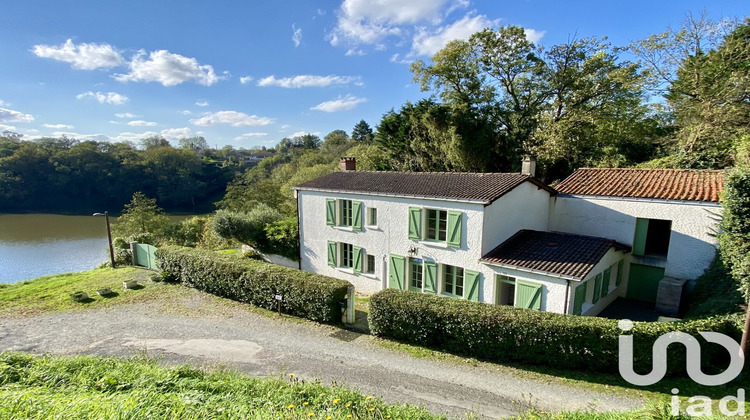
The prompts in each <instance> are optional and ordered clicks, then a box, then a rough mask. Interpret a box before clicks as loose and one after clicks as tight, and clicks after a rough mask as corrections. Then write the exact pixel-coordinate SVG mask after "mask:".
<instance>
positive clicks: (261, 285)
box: [156, 246, 351, 323]
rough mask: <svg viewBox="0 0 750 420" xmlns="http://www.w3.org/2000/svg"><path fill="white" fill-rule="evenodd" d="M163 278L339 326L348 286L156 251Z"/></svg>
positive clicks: (269, 267)
mask: <svg viewBox="0 0 750 420" xmlns="http://www.w3.org/2000/svg"><path fill="white" fill-rule="evenodd" d="M156 261H157V263H158V265H159V267H160V268H161V269H162V271H163V272H164V275H165V278H167V279H172V280H177V281H181V282H182V283H184V284H186V285H188V286H191V287H195V288H196V289H199V290H202V291H204V292H208V293H211V294H214V295H217V296H222V297H226V298H229V299H234V300H237V301H240V302H246V303H250V304H253V305H255V306H259V307H261V308H266V309H269V310H276V309H277V305H278V302H277V301H276V299H275V296H276V295H282V296H283V297H284V298H283V300H282V301H281V310H282V311H283V312H284V313H287V314H291V315H295V316H299V317H303V318H307V319H311V320H313V321H318V322H328V323H338V322H341V306H340V302H341V301H343V300H345V299H346V296H347V289H348V287H349V286H351V283H349V282H346V281H343V280H338V279H334V278H331V277H326V276H321V275H317V274H312V273H308V272H306V271H300V270H295V269H292V268H287V267H282V266H278V265H273V264H268V263H265V262H260V261H253V260H249V259H241V258H238V257H237V256H232V255H223V254H218V253H216V252H211V251H204V250H199V249H193V248H180V247H174V246H167V247H162V248H159V249H158V250H157V251H156Z"/></svg>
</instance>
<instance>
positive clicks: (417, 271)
mask: <svg viewBox="0 0 750 420" xmlns="http://www.w3.org/2000/svg"><path fill="white" fill-rule="evenodd" d="M423 279H424V273H423V268H422V260H420V259H417V258H410V259H409V290H412V291H414V292H421V291H422V284H423Z"/></svg>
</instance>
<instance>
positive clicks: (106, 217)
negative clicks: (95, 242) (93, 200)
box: [93, 211, 115, 268]
mask: <svg viewBox="0 0 750 420" xmlns="http://www.w3.org/2000/svg"><path fill="white" fill-rule="evenodd" d="M93 216H104V220H106V221H107V240H108V241H109V262H110V263H112V268H115V249H114V248H112V230H111V229H110V228H109V212H107V211H105V212H104V213H94V214H93Z"/></svg>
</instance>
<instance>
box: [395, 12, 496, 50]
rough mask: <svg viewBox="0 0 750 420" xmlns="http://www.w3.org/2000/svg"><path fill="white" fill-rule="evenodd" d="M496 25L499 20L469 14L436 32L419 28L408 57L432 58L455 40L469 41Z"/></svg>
mask: <svg viewBox="0 0 750 420" xmlns="http://www.w3.org/2000/svg"><path fill="white" fill-rule="evenodd" d="M498 23H499V20H490V19H489V18H488V17H487V16H485V15H479V16H472V14H471V13H470V14H467V15H466V16H464V17H463V18H461V19H459V20H457V21H455V22H453V23H451V24H450V25H445V26H442V27H439V28H437V29H436V30H429V29H427V28H420V29H419V30H418V31H417V34H416V35H415V36H414V40H413V41H412V44H411V52H410V53H409V56H417V55H421V56H432V55H433V54H435V53H436V52H438V51H439V50H441V49H442V48H443V47H445V44H447V43H448V42H450V41H453V40H456V39H463V40H466V39H469V37H470V36H471V35H472V34H473V33H475V32H479V31H481V30H482V29H484V28H488V27H493V26H497V24H498ZM391 61H393V60H391Z"/></svg>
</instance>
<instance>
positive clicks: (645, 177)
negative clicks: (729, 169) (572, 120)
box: [555, 168, 724, 203]
mask: <svg viewBox="0 0 750 420" xmlns="http://www.w3.org/2000/svg"><path fill="white" fill-rule="evenodd" d="M555 189H557V191H559V192H560V193H562V194H572V195H594V196H609V197H631V198H653V199H661V200H677V201H709V202H714V203H717V202H719V199H720V196H721V192H722V191H723V190H724V172H723V171H720V170H712V171H708V170H689V169H636V168H582V169H579V170H577V171H575V172H574V173H573V175H571V176H569V177H568V178H566V179H565V180H564V181H563V182H562V183H560V185H558V186H556V187H555Z"/></svg>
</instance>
